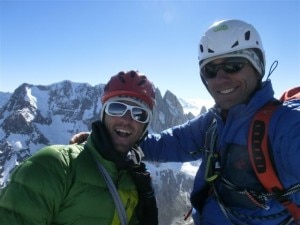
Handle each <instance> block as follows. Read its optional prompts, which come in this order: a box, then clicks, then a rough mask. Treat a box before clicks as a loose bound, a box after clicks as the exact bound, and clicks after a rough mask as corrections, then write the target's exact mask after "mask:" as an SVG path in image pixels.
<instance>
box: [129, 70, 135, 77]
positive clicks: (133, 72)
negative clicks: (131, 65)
mask: <svg viewBox="0 0 300 225" xmlns="http://www.w3.org/2000/svg"><path fill="white" fill-rule="evenodd" d="M129 73H130V77H131V78H134V77H135V75H136V72H135V71H133V70H131V71H130V72H129Z"/></svg>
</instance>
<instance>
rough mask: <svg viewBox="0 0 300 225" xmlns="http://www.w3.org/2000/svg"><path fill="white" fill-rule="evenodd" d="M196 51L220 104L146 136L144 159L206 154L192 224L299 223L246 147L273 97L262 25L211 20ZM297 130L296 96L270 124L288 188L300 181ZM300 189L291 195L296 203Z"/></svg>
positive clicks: (178, 158)
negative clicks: (271, 191) (269, 188)
mask: <svg viewBox="0 0 300 225" xmlns="http://www.w3.org/2000/svg"><path fill="white" fill-rule="evenodd" d="M198 51H199V56H198V59H199V66H200V77H201V80H202V82H203V83H204V85H205V87H206V88H207V90H208V91H209V93H210V94H211V96H212V97H213V98H214V100H215V106H214V107H212V108H211V109H209V110H208V112H207V113H205V114H203V115H201V116H200V117H198V118H195V119H193V120H191V121H188V122H187V123H185V124H183V125H180V126H177V127H173V128H170V129H168V130H166V131H164V132H162V133H160V134H157V135H149V136H148V138H147V139H146V140H145V141H144V142H143V145H142V149H143V151H144V153H145V157H146V160H151V161H159V162H170V161H174V162H187V161H191V160H195V157H196V158H198V159H200V158H201V159H202V163H201V166H200V168H199V170H198V172H197V174H196V177H195V181H194V187H193V191H192V194H191V202H192V205H193V207H194V210H193V217H194V220H195V224H214V225H220V224H222V225H226V224H251V225H258V224H264V225H266V224H272V225H274V224H295V222H294V221H293V218H292V217H291V215H290V214H289V212H287V211H286V209H285V207H284V206H282V204H281V203H280V202H279V200H278V199H270V198H268V195H267V192H266V191H265V190H264V188H263V187H262V185H261V184H260V182H259V181H258V179H257V177H256V175H255V173H254V171H253V169H252V166H251V163H250V159H249V156H248V151H247V138H248V132H249V128H250V124H251V121H252V119H253V117H254V115H255V113H256V112H257V111H258V110H259V109H260V108H261V107H262V106H264V105H265V104H267V103H268V102H270V101H272V100H273V99H274V91H273V88H272V85H271V81H270V80H269V79H266V81H262V79H263V76H264V74H265V65H266V60H265V52H264V49H263V46H262V41H261V38H260V36H259V34H258V32H257V30H256V29H255V28H254V27H253V26H252V25H250V24H248V23H245V22H243V21H240V20H226V21H220V22H217V23H214V24H213V25H212V26H211V27H209V28H208V30H207V31H206V32H205V34H204V35H203V36H202V38H201V40H200V44H199V47H198ZM269 75H270V74H269ZM299 133H300V101H299V100H293V101H290V102H287V103H285V104H284V105H283V106H282V107H280V108H279V109H277V110H276V111H275V112H274V113H273V116H272V118H271V121H270V125H269V130H268V137H269V141H270V146H271V148H272V156H273V160H274V164H275V166H276V168H277V172H278V176H279V178H280V179H281V181H282V182H283V186H284V187H285V188H286V189H288V188H289V187H291V186H293V185H296V184H299V183H300V169H299V167H298V163H299V162H300V138H299ZM195 153H199V154H198V155H197V154H195ZM298 190H299V189H298ZM298 190H297V191H296V193H290V195H289V194H288V197H289V198H291V199H292V200H294V201H296V203H297V205H298V206H299V205H300V192H299V191H298Z"/></svg>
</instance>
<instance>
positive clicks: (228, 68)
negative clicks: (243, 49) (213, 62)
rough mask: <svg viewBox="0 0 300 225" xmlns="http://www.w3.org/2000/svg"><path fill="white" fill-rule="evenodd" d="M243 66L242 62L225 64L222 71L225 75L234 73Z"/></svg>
mask: <svg viewBox="0 0 300 225" xmlns="http://www.w3.org/2000/svg"><path fill="white" fill-rule="evenodd" d="M244 65H245V62H244V61H240V62H237V61H236V62H227V63H225V64H224V65H223V69H224V71H225V72H226V73H236V72H238V71H239V70H241V69H242V68H243V67H244Z"/></svg>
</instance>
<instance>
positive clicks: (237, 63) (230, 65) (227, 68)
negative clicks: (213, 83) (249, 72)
mask: <svg viewBox="0 0 300 225" xmlns="http://www.w3.org/2000/svg"><path fill="white" fill-rule="evenodd" d="M247 63H248V61H247V59H245V58H229V59H227V60H225V61H224V62H223V63H220V64H213V63H208V64H206V65H205V66H203V67H202V69H201V75H202V76H203V77H204V78H205V79H213V78H215V77H216V76H217V73H218V71H219V70H220V69H222V70H223V71H224V72H226V73H229V74H231V73H236V72H238V71H240V70H241V69H243V68H244V66H245V65H246V64H247Z"/></svg>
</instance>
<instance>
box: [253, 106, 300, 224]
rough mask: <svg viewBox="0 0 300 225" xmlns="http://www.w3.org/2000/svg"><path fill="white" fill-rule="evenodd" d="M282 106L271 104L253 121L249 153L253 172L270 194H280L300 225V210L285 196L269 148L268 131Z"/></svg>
mask: <svg viewBox="0 0 300 225" xmlns="http://www.w3.org/2000/svg"><path fill="white" fill-rule="evenodd" d="M279 105H280V103H279V102H278V101H277V102H274V101H272V102H270V103H268V104H267V105H265V106H264V107H263V108H262V109H260V110H259V111H258V112H257V113H256V115H255V116H254V119H253V120H252V123H251V126H250V130H249V135H248V153H249V157H250V161H251V164H252V167H253V170H254V172H255V174H256V176H257V178H258V180H259V181H260V183H261V184H262V185H263V186H264V187H265V189H266V190H267V191H268V192H271V193H275V194H277V193H278V200H279V201H280V203H281V204H282V205H284V206H285V207H286V209H287V210H288V211H289V212H290V213H291V215H292V216H293V218H294V220H295V222H296V224H300V208H299V207H298V206H297V205H296V204H295V203H294V202H292V201H291V199H289V198H288V197H287V196H284V195H283V194H284V193H285V189H284V187H283V185H282V184H281V182H280V180H279V178H278V176H277V173H276V171H275V169H274V166H273V163H272V155H270V151H269V149H270V148H269V146H268V129H269V122H270V119H271V116H272V113H273V112H274V111H275V110H276V108H277V107H278V106H279Z"/></svg>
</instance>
